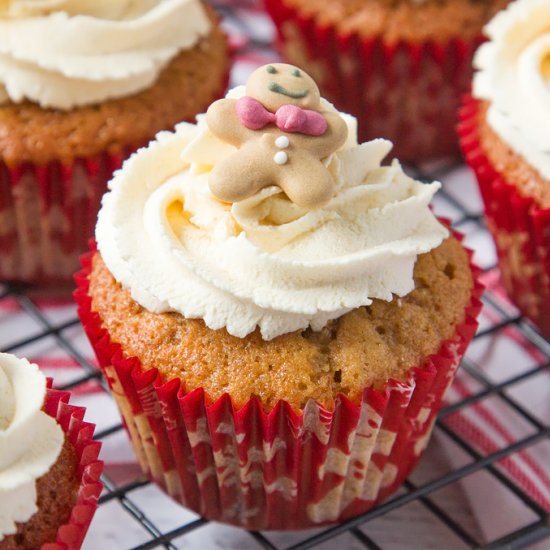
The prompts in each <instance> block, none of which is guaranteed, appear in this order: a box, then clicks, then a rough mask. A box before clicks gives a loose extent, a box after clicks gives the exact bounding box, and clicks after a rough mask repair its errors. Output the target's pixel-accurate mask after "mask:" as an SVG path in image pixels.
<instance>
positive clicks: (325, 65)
mask: <svg viewBox="0 0 550 550" xmlns="http://www.w3.org/2000/svg"><path fill="white" fill-rule="evenodd" d="M507 3H508V0H265V5H266V8H267V10H268V12H269V13H270V15H271V16H272V18H273V21H274V22H275V25H276V27H277V31H278V42H279V46H280V50H281V53H282V55H283V57H284V58H285V59H286V60H288V61H289V62H290V63H295V64H299V65H302V66H303V67H304V68H305V69H306V70H308V71H310V73H311V74H312V75H314V76H315V78H316V79H317V82H318V84H319V87H320V88H321V92H322V93H323V94H324V95H325V97H326V98H327V99H329V100H330V101H332V102H333V103H334V104H335V105H336V107H338V108H339V109H341V110H343V111H347V112H349V113H352V114H353V115H354V116H356V117H357V120H358V123H359V137H360V138H361V140H365V141H366V140H370V139H374V138H379V137H383V138H386V139H389V140H391V141H392V142H393V144H394V147H395V150H394V154H395V156H396V157H397V158H399V159H401V160H402V161H407V162H411V163H415V164H418V163H420V162H422V161H427V160H434V159H440V158H443V157H449V156H458V153H459V148H458V142H457V138H456V132H455V127H456V123H457V113H458V109H459V107H460V101H461V96H462V95H463V94H464V93H466V92H467V91H468V89H469V85H470V81H471V77H472V67H471V62H472V56H473V52H474V51H475V49H476V48H477V46H478V45H479V44H480V42H481V29H482V28H483V25H484V24H485V23H486V22H487V21H489V19H490V18H491V17H492V16H493V15H494V14H495V13H496V12H497V11H498V10H499V9H501V8H503V7H504V6H505V5H506V4H507Z"/></svg>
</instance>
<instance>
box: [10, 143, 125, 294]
mask: <svg viewBox="0 0 550 550" xmlns="http://www.w3.org/2000/svg"><path fill="white" fill-rule="evenodd" d="M134 149H135V148H128V149H126V150H124V151H121V152H120V153H118V154H108V153H103V154H100V155H97V156H95V157H92V158H87V159H77V160H75V161H74V162H72V163H68V164H63V163H61V162H50V163H49V164H46V165H44V166H35V165H32V164H24V165H19V166H8V165H6V164H5V163H3V162H0V281H9V280H11V281H22V282H31V283H39V284H48V283H57V282H63V281H66V282H69V281H70V280H71V277H72V275H73V274H74V273H75V272H76V271H77V270H78V266H79V263H78V258H79V256H80V255H81V254H83V253H84V252H85V251H86V250H87V243H88V239H89V238H90V237H91V236H92V235H93V234H94V227H95V223H96V218H97V212H98V210H99V207H100V203H101V197H102V195H103V193H104V192H105V191H106V189H107V182H108V181H109V179H110V178H111V176H112V174H113V171H114V170H116V169H118V168H120V166H121V165H122V162H123V160H124V159H125V158H126V157H127V156H128V155H129V154H130V153H131V152H132V151H133V150H134Z"/></svg>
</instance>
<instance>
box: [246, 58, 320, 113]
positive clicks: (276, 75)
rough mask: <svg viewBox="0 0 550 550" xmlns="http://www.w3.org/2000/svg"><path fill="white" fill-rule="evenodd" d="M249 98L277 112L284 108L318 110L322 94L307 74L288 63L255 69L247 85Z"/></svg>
mask: <svg viewBox="0 0 550 550" xmlns="http://www.w3.org/2000/svg"><path fill="white" fill-rule="evenodd" d="M246 94H247V95H248V96H250V97H253V98H254V99H256V100H258V101H259V102H260V103H261V104H262V105H263V106H264V107H265V108H266V109H268V110H269V111H271V112H275V111H276V110H277V109H278V108H279V107H281V106H282V105H296V106H297V107H301V108H303V109H312V110H317V109H319V106H320V93H319V88H318V87H317V84H315V81H314V80H313V79H312V78H311V77H310V76H309V75H308V74H307V73H305V72H304V71H302V70H300V69H298V67H294V65H287V64H286V63H272V64H271V65H264V66H263V67H260V68H259V69H256V70H255V71H254V72H253V73H252V74H251V75H250V77H249V78H248V81H247V83H246Z"/></svg>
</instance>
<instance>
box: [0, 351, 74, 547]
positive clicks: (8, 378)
mask: <svg viewBox="0 0 550 550" xmlns="http://www.w3.org/2000/svg"><path fill="white" fill-rule="evenodd" d="M45 394H46V379H45V378H44V375H43V374H42V373H41V372H40V371H39V370H38V367H37V366H36V365H32V364H30V363H29V362H28V361H27V360H25V359H18V358H16V357H14V356H13V355H7V354H4V353H0V541H2V540H3V539H4V537H5V536H7V535H13V534H15V533H16V532H17V528H16V522H18V523H24V522H26V521H28V520H29V519H30V518H31V517H32V516H33V515H34V514H35V513H36V512H37V510H38V508H37V504H36V500H37V495H36V480H37V479H38V478H40V477H41V476H43V475H44V474H45V473H46V472H48V470H49V469H50V468H51V466H52V465H53V464H54V463H55V461H56V460H57V457H58V456H59V453H60V452H61V448H62V446H63V441H64V435H63V430H62V429H61V427H60V426H59V425H58V424H57V423H56V421H55V420H54V419H53V418H51V417H50V416H48V415H47V414H46V413H45V412H43V411H42V410H41V409H42V406H43V404H44V396H45Z"/></svg>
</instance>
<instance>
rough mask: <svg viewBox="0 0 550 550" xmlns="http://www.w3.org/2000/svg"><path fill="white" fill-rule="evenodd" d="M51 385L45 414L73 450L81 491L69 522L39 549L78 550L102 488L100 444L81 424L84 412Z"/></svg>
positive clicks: (90, 426)
mask: <svg viewBox="0 0 550 550" xmlns="http://www.w3.org/2000/svg"><path fill="white" fill-rule="evenodd" d="M51 384H52V381H51V380H49V379H48V389H47V390H46V398H45V401H44V411H45V412H46V413H47V414H48V415H50V416H51V417H53V418H55V419H56V420H57V422H58V424H59V425H60V426H61V428H62V429H63V431H64V432H65V435H66V436H67V438H68V439H69V442H70V443H71V445H72V447H73V448H74V450H75V453H76V457H77V464H78V468H77V472H76V475H77V478H78V481H79V483H80V488H79V490H78V494H77V497H76V502H75V504H74V507H73V510H72V512H71V515H70V517H69V520H68V521H67V523H66V524H64V525H62V526H61V527H59V529H58V531H57V539H56V540H55V541H51V542H50V543H47V544H44V545H42V550H78V549H79V548H80V547H81V546H82V543H83V541H84V537H85V536H86V533H87V531H88V527H89V526H90V523H91V521H92V517H93V515H94V513H95V511H96V508H97V501H98V498H99V495H100V493H101V490H102V488H103V485H102V483H101V482H100V480H99V477H100V475H101V472H102V471H103V462H101V461H100V460H98V455H99V450H100V448H101V443H99V442H97V441H93V439H92V438H93V433H94V429H95V426H94V424H90V423H89V422H84V420H83V419H84V412H85V409H84V408H83V407H75V406H73V405H70V404H69V396H70V394H69V393H68V392H65V391H59V390H53V389H51Z"/></svg>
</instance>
